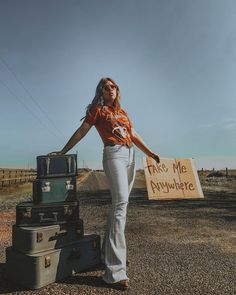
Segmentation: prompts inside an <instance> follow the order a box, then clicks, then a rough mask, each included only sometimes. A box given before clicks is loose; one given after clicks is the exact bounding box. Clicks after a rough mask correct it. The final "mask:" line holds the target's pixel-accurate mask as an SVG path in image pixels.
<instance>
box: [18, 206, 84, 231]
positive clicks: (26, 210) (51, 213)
mask: <svg viewBox="0 0 236 295" xmlns="http://www.w3.org/2000/svg"><path fill="white" fill-rule="evenodd" d="M78 219H79V203H78V202H66V203H65V202H64V203H54V204H34V203H32V202H23V203H19V204H18V205H17V206H16V225H18V226H39V225H52V224H63V223H67V222H73V221H76V220H78Z"/></svg>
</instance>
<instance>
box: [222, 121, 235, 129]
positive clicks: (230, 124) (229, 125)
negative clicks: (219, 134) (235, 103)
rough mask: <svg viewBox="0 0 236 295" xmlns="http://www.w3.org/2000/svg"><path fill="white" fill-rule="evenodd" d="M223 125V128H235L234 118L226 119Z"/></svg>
mask: <svg viewBox="0 0 236 295" xmlns="http://www.w3.org/2000/svg"><path fill="white" fill-rule="evenodd" d="M223 127H224V129H236V119H226V120H225V121H224V124H223Z"/></svg>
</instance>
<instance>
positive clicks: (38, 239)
mask: <svg viewBox="0 0 236 295" xmlns="http://www.w3.org/2000/svg"><path fill="white" fill-rule="evenodd" d="M42 240H43V233H37V243H40V242H42Z"/></svg>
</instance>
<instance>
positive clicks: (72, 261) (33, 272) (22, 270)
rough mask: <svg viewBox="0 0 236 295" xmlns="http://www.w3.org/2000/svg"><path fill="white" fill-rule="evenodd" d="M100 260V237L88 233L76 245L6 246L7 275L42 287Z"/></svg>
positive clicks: (28, 284)
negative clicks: (28, 250) (28, 249)
mask: <svg viewBox="0 0 236 295" xmlns="http://www.w3.org/2000/svg"><path fill="white" fill-rule="evenodd" d="M99 263H100V237H99V236H98V235H88V236H84V238H83V239H81V240H80V241H78V242H77V243H74V244H72V245H69V246H66V247H63V248H60V249H55V250H50V251H44V252H40V253H38V254H34V255H29V254H23V253H21V252H19V251H17V250H15V249H14V248H13V247H8V248H7V249H6V277H7V278H8V279H9V280H11V281H13V282H15V283H18V284H20V285H23V286H24V287H27V288H30V289H38V288H41V287H43V286H46V285H48V284H50V283H53V282H56V281H58V280H62V279H64V278H66V277H69V276H71V275H73V274H75V273H77V272H80V271H83V270H86V269H88V268H90V267H93V266H96V265H97V264H99Z"/></svg>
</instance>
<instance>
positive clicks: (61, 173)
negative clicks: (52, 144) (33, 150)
mask: <svg viewBox="0 0 236 295" xmlns="http://www.w3.org/2000/svg"><path fill="white" fill-rule="evenodd" d="M76 175H77V155H76V154H71V155H55V156H38V157H37V178H49V177H67V176H76Z"/></svg>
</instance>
